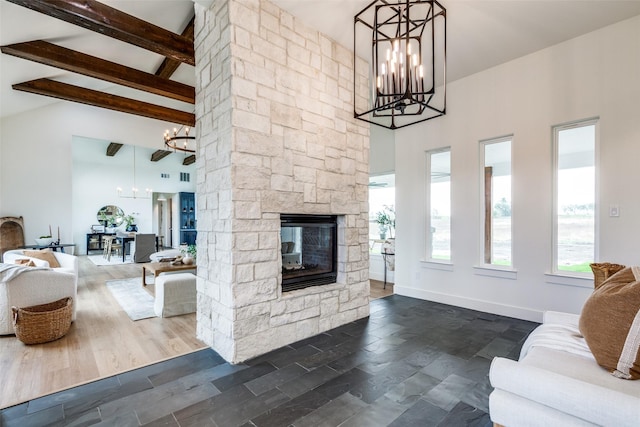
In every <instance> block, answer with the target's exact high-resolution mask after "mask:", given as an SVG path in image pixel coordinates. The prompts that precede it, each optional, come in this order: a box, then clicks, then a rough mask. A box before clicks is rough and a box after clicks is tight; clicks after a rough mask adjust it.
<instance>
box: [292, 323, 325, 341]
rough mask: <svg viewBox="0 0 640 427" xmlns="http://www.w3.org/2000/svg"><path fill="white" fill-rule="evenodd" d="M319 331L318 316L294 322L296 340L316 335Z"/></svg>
mask: <svg viewBox="0 0 640 427" xmlns="http://www.w3.org/2000/svg"><path fill="white" fill-rule="evenodd" d="M319 333H320V320H319V319H318V318H313V319H307V320H303V321H301V322H297V323H296V341H300V340H302V339H305V338H309V337H312V336H314V335H318V334H319Z"/></svg>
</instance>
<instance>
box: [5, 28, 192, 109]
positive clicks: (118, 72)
mask: <svg viewBox="0 0 640 427" xmlns="http://www.w3.org/2000/svg"><path fill="white" fill-rule="evenodd" d="M0 50H1V51H2V53H5V54H8V55H13V56H16V57H18V58H22V59H28V60H30V61H34V62H39V63H41V64H45V65H49V66H52V67H56V68H61V69H63V70H67V71H71V72H74V73H78V74H83V75H85V76H89V77H94V78H96V79H100V80H105V81H108V82H111V83H115V84H119V85H123V86H127V87H131V88H134V89H138V90H142V91H145V92H149V93H153V94H156V95H160V96H166V97H168V98H172V99H177V100H178V101H183V102H188V103H190V104H195V98H196V91H195V88H194V87H192V86H189V85H186V84H183V83H179V82H176V81H173V80H169V79H168V78H163V77H160V76H156V75H154V74H151V73H145V72H143V71H139V70H136V69H134V68H130V67H126V66H124V65H120V64H116V63H114V62H111V61H106V60H104V59H100V58H97V57H95V56H91V55H87V54H84V53H81V52H77V51H75V50H71V49H67V48H65V47H61V46H57V45H55V44H53V43H49V42H46V41H43V40H35V41H29V42H24V43H16V44H11V45H7V46H2V47H0ZM177 64H180V63H179V62H177ZM176 68H177V67H176Z"/></svg>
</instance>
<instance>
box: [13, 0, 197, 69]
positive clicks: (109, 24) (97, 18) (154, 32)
mask: <svg viewBox="0 0 640 427" xmlns="http://www.w3.org/2000/svg"><path fill="white" fill-rule="evenodd" d="M8 1H9V2H11V3H14V4H17V5H19V6H23V7H26V8H29V9H32V10H35V11H38V12H41V13H44V14H45V15H49V16H52V17H54V18H58V19H61V20H63V21H65V22H69V23H71V24H74V25H78V26H80V27H83V28H86V29H88V30H91V31H95V32H97V33H100V34H104V35H107V36H109V37H112V38H114V39H118V40H120V41H123V42H125V43H130V44H132V45H135V46H138V47H141V48H143V49H147V50H150V51H152V52H156V53H159V54H160V55H162V56H166V57H168V58H172V59H175V60H176V61H180V62H184V63H185V64H189V65H195V63H196V61H195V55H194V48H193V41H192V40H189V39H188V38H187V37H184V36H182V35H179V34H176V33H173V32H171V31H168V30H165V29H164V28H162V27H159V26H157V25H153V24H151V23H149V22H146V21H144V20H142V19H139V18H136V17H135V16H132V15H129V14H126V13H124V12H121V11H119V10H117V9H114V8H112V7H110V6H107V5H105V4H102V3H100V2H98V1H96V0H8Z"/></svg>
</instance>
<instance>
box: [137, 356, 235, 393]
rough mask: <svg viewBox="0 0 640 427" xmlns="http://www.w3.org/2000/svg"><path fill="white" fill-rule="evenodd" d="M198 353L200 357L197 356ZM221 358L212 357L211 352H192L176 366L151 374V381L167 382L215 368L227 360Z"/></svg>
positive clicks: (154, 382)
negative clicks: (190, 355)
mask: <svg viewBox="0 0 640 427" xmlns="http://www.w3.org/2000/svg"><path fill="white" fill-rule="evenodd" d="M196 355H199V356H200V357H196ZM221 359H222V358H220V357H212V356H211V354H210V352H196V353H192V357H190V358H188V359H185V361H184V363H182V364H176V366H172V367H170V368H167V369H164V370H163V371H162V372H158V373H157V374H153V375H150V376H149V381H151V383H152V384H153V385H154V386H158V385H161V384H165V383H168V382H170V381H173V380H175V379H177V378H181V377H184V376H187V375H189V374H192V373H194V372H198V371H202V370H205V369H208V368H213V367H215V366H218V365H221V364H223V363H225V361H224V360H221Z"/></svg>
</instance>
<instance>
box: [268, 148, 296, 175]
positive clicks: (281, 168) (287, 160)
mask: <svg viewBox="0 0 640 427" xmlns="http://www.w3.org/2000/svg"><path fill="white" fill-rule="evenodd" d="M271 170H272V171H274V172H277V173H278V174H279V175H286V176H290V177H291V176H293V153H292V152H291V151H290V150H285V151H284V153H283V155H282V157H272V158H271Z"/></svg>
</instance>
